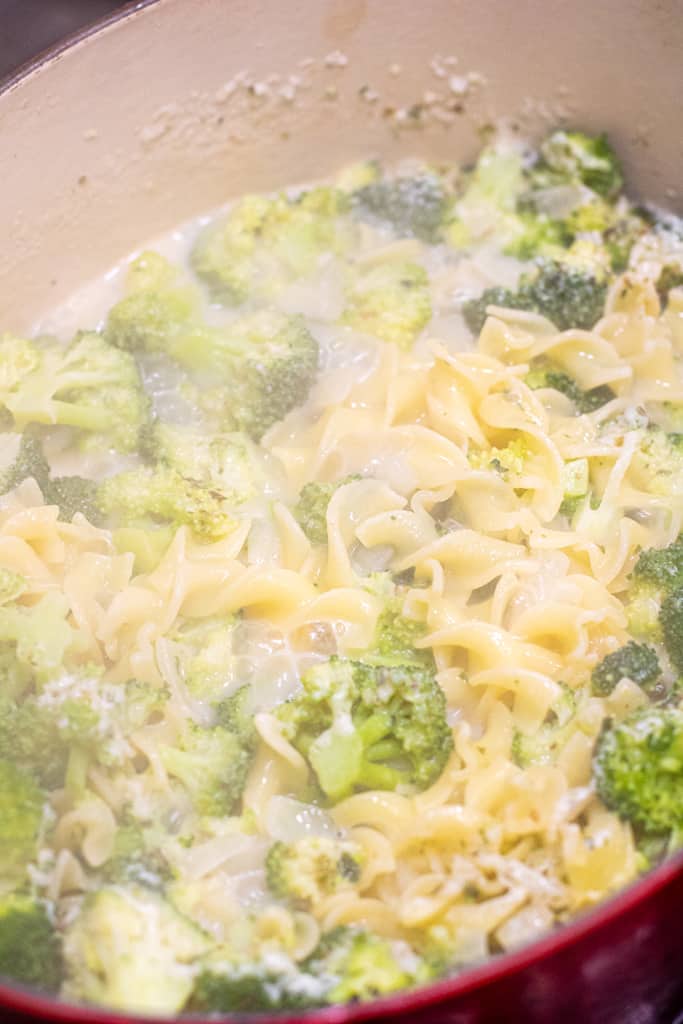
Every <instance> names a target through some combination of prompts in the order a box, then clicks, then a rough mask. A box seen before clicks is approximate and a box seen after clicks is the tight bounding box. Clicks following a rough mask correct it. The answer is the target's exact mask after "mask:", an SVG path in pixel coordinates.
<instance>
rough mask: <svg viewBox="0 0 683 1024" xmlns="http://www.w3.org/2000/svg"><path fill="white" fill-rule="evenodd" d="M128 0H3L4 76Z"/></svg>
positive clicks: (0, 55) (0, 70)
mask: <svg viewBox="0 0 683 1024" xmlns="http://www.w3.org/2000/svg"><path fill="white" fill-rule="evenodd" d="M124 2H125V0H0V79H2V78H4V77H5V76H6V75H8V74H10V72H12V71H14V69H15V68H17V67H19V65H20V64H23V63H24V61H26V60H29V59H30V58H31V57H34V56H35V55H36V54H37V53H40V51H41V50H44V49H46V48H47V47H48V46H52V44H53V43H55V42H57V40H58V39H63V38H64V37H65V36H69V35H71V34H72V33H73V32H76V31H77V30H78V29H79V28H82V27H83V26H84V25H88V24H90V23H91V22H93V21H97V19H98V18H102V17H103V16H104V15H105V14H109V12H110V11H113V10H115V9H116V8H117V7H123V4H124Z"/></svg>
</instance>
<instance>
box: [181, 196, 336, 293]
mask: <svg viewBox="0 0 683 1024" xmlns="http://www.w3.org/2000/svg"><path fill="white" fill-rule="evenodd" d="M347 207H348V197H347V196H346V195H345V194H344V193H343V192H341V191H340V190H338V189H334V188H329V187H325V186H323V187H319V188H314V189H311V190H310V191H308V192H304V193H303V194H301V195H299V196H297V197H295V198H291V199H289V198H287V197H286V196H284V195H278V196H273V197H269V196H257V195H253V196H245V197H244V198H243V199H241V200H240V201H239V202H238V203H236V204H235V205H234V206H233V207H232V209H231V210H230V211H229V212H228V214H227V216H226V217H225V218H224V219H223V220H219V221H217V222H214V223H212V224H210V225H209V226H208V227H207V228H205V229H204V231H203V232H202V233H201V234H200V236H199V238H198V239H197V242H196V243H195V246H194V248H193V250H192V253H191V257H190V260H191V264H192V267H193V269H194V271H195V273H196V274H197V275H198V276H199V277H200V278H201V279H202V281H204V283H205V284H206V285H207V286H208V288H209V292H210V294H211V298H212V299H213V301H215V302H221V303H224V304H226V305H238V304H240V303H242V302H244V301H245V300H246V299H247V298H248V297H250V296H260V297H265V298H268V297H269V296H270V295H271V294H272V292H273V291H274V290H275V291H277V290H278V289H279V288H282V287H284V286H286V285H287V284H288V283H290V282H291V281H293V280H295V279H296V278H300V277H303V276H307V275H310V274H311V273H313V272H314V271H315V270H316V268H317V266H318V264H319V262H320V259H321V257H322V256H323V255H324V254H325V253H340V252H342V251H344V249H345V248H346V246H347V245H348V241H349V236H348V230H347V229H346V227H345V225H344V222H343V220H342V219H341V216H340V215H342V214H343V213H345V211H346V209H347ZM266 282H267V283H266Z"/></svg>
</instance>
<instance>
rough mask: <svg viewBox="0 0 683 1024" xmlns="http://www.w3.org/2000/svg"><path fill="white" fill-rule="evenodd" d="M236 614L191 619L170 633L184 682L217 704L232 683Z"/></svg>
mask: <svg viewBox="0 0 683 1024" xmlns="http://www.w3.org/2000/svg"><path fill="white" fill-rule="evenodd" d="M236 621H237V620H236V619H235V617H234V616H225V617H220V616H217V617H210V618H205V619H188V620H187V621H186V622H183V623H182V624H181V625H180V627H179V628H178V629H177V630H175V632H173V633H172V634H171V636H170V639H171V640H172V641H173V642H174V645H175V646H174V650H175V653H176V657H177V659H178V666H179V668H180V674H181V676H182V679H183V682H184V683H185V685H186V687H187V689H188V691H189V692H190V694H191V695H192V697H194V698H195V699H197V700H203V701H207V702H209V703H211V704H215V703H216V702H217V701H220V700H223V699H224V697H225V692H226V689H227V688H228V687H229V686H230V685H231V683H232V673H233V663H234V653H235V652H234V649H233V644H234V632H235V624H236Z"/></svg>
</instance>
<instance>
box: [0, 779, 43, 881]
mask: <svg viewBox="0 0 683 1024" xmlns="http://www.w3.org/2000/svg"><path fill="white" fill-rule="evenodd" d="M44 807H45V794H44V793H43V791H42V789H41V788H40V786H39V785H38V784H37V783H36V782H35V780H34V779H33V778H32V776H30V775H28V774H27V773H26V772H24V771H22V770H21V769H20V768H17V767H16V766H15V765H14V764H13V763H12V762H11V761H7V760H5V759H0V822H2V832H1V833H0V877H1V878H3V879H5V880H7V879H16V880H21V879H22V878H23V877H24V875H25V874H26V867H27V865H28V863H29V861H31V860H33V858H34V857H35V855H36V853H37V851H38V839H39V836H40V832H41V828H42V824H43V811H44Z"/></svg>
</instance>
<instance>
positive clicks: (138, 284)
mask: <svg viewBox="0 0 683 1024" xmlns="http://www.w3.org/2000/svg"><path fill="white" fill-rule="evenodd" d="M126 292H127V294H126V296H125V297H124V298H123V299H121V301H120V302H117V303H116V305H115V306H113V307H112V309H111V310H110V311H109V316H108V317H107V325H106V329H105V338H106V339H107V341H108V342H110V343H111V344H112V345H116V346H117V347H118V348H121V349H127V350H128V351H130V352H135V353H139V352H166V353H172V350H173V345H174V344H175V343H176V341H177V340H178V339H181V338H190V339H192V341H193V342H194V343H195V344H201V342H202V337H203V333H202V332H203V329H204V328H203V325H202V324H201V321H200V310H199V296H198V294H197V292H196V291H195V289H194V288H192V287H190V286H188V285H187V284H185V283H183V282H182V281H179V280H178V275H177V271H176V269H175V268H174V267H173V266H172V265H171V264H170V263H169V262H168V260H166V259H164V257H163V256H160V255H159V254H158V253H156V252H151V251H148V252H143V253H142V254H141V255H140V256H138V258H137V259H136V260H134V261H133V263H131V265H130V267H129V269H128V276H127V279H126Z"/></svg>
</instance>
